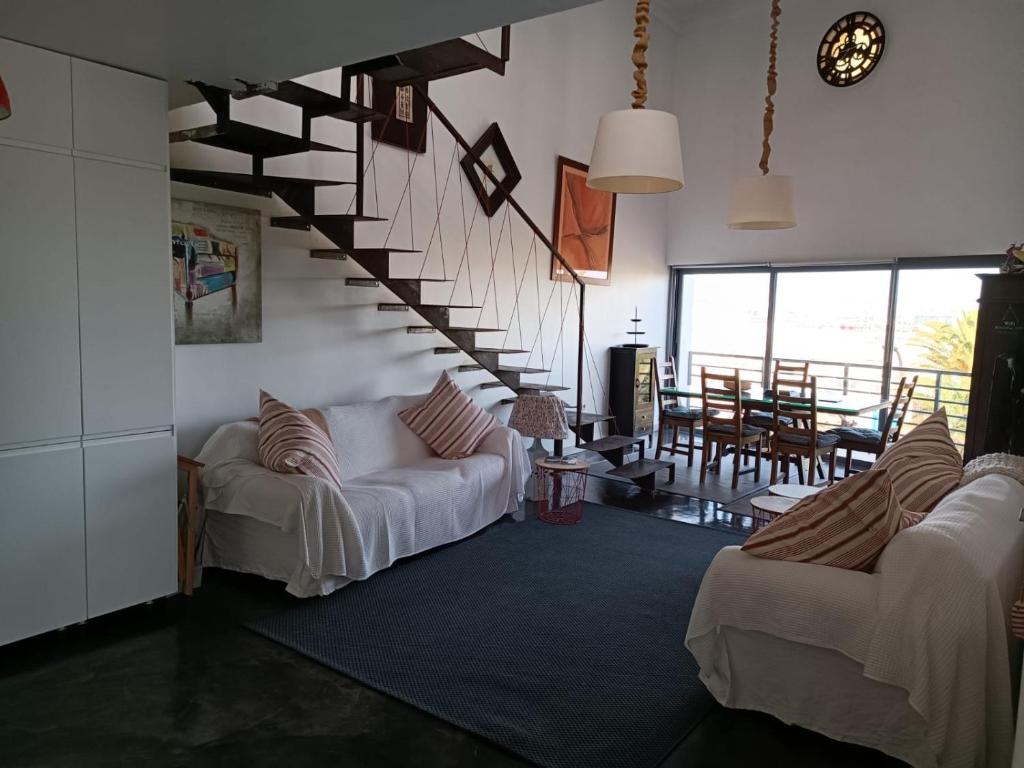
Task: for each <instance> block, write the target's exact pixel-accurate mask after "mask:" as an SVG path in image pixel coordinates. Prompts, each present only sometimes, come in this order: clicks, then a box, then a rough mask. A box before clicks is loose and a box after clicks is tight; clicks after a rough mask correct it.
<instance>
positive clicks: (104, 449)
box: [84, 432, 178, 618]
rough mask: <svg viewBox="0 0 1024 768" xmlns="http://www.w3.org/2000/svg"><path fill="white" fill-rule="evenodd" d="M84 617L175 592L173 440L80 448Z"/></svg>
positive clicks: (162, 437)
mask: <svg viewBox="0 0 1024 768" xmlns="http://www.w3.org/2000/svg"><path fill="white" fill-rule="evenodd" d="M84 452H85V531H86V537H85V540H86V552H87V557H86V566H85V573H86V582H87V584H88V594H89V617H90V618H92V617H95V616H101V615H102V614H104V613H109V612H110V611H116V610H117V609H119V608H124V607H126V606H129V605H135V604H136V603H141V602H145V601H146V600H152V599H154V598H157V597H163V596H164V595H169V594H171V593H173V592H175V591H177V585H178V572H177V569H178V559H177V545H176V542H177V530H178V527H177V526H178V523H177V506H176V494H177V474H176V469H175V467H176V462H175V448H174V436H173V435H172V434H171V433H170V432H156V433H150V434H143V435H133V436H131V437H118V438H107V439H105V440H94V441H90V440H87V441H86V442H85V448H84Z"/></svg>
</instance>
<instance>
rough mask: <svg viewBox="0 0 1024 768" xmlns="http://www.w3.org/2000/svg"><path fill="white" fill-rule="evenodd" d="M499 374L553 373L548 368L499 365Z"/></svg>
mask: <svg viewBox="0 0 1024 768" xmlns="http://www.w3.org/2000/svg"><path fill="white" fill-rule="evenodd" d="M497 371H498V373H551V371H549V370H548V369H547V368H528V367H526V366H523V365H499V366H498V368H497Z"/></svg>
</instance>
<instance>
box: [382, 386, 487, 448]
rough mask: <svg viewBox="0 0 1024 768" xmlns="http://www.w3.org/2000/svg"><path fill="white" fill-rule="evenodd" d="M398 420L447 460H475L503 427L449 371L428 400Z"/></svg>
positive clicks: (401, 415)
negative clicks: (482, 446) (492, 434)
mask: <svg viewBox="0 0 1024 768" xmlns="http://www.w3.org/2000/svg"><path fill="white" fill-rule="evenodd" d="M398 417H399V418H400V419H401V420H402V421H404V422H405V423H406V424H407V425H408V427H409V429H411V430H412V431H413V432H415V433H416V434H417V435H419V436H420V438H422V440H423V442H425V443H426V444H427V445H429V446H430V447H431V448H433V449H434V452H435V453H436V454H437V455H438V456H440V457H441V458H444V459H464V458H466V457H467V456H472V455H473V452H474V451H476V449H477V446H479V445H480V443H481V442H483V439H484V438H485V437H487V435H488V434H489V433H490V432H491V431H492V430H493V429H494V428H495V427H498V426H501V424H500V422H499V421H498V420H497V419H496V418H494V417H493V416H492V415H491V414H489V413H488V412H487V411H485V410H484V409H483V408H481V407H480V406H479V405H477V404H476V403H474V402H473V401H472V400H471V399H470V398H469V396H468V395H467V394H466V393H465V392H463V391H462V390H461V389H459V385H458V384H456V383H455V382H454V381H452V377H451V376H449V375H448V373H447V371H445V372H442V373H441V377H440V378H439V379H438V380H437V383H436V384H435V385H434V388H433V389H432V390H430V394H429V395H427V399H426V400H424V401H423V402H422V403H420V404H419V405H417V406H414V407H413V408H409V409H407V410H404V411H402V412H401V413H399V414H398Z"/></svg>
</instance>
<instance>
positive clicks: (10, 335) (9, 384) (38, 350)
mask: <svg viewBox="0 0 1024 768" xmlns="http://www.w3.org/2000/svg"><path fill="white" fill-rule="evenodd" d="M2 125H3V123H0V126H2ZM0 181H2V183H0V274H2V276H3V277H2V279H0V371H2V373H0V403H3V406H2V407H0V447H2V446H13V445H16V444H23V443H29V442H41V441H45V440H61V439H66V438H68V437H73V436H76V435H79V434H81V432H82V407H81V383H80V373H79V346H78V266H77V262H76V258H75V192H74V189H75V182H74V166H73V161H72V159H71V158H70V157H69V156H67V155H58V154H53V153H51V152H40V151H35V150H29V149H21V148H18V147H11V146H4V145H2V144H0Z"/></svg>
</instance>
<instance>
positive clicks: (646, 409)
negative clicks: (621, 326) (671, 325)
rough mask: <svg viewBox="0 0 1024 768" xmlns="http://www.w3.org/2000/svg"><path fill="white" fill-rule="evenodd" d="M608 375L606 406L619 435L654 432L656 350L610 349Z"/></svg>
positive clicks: (622, 347)
mask: <svg viewBox="0 0 1024 768" xmlns="http://www.w3.org/2000/svg"><path fill="white" fill-rule="evenodd" d="M611 352H612V362H611V366H612V369H611V375H610V376H609V388H608V407H609V408H610V409H611V413H612V415H613V416H614V417H615V427H616V431H617V432H618V433H619V434H620V435H630V436H632V437H642V436H644V435H650V434H652V433H653V431H654V405H655V403H656V402H657V400H658V397H657V393H656V392H655V391H654V373H653V365H654V364H656V362H657V359H658V348H657V347H633V346H629V345H628V344H624V345H622V346H618V347H612V349H611Z"/></svg>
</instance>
